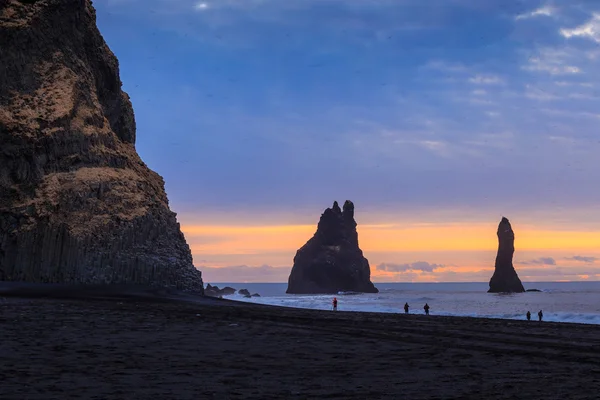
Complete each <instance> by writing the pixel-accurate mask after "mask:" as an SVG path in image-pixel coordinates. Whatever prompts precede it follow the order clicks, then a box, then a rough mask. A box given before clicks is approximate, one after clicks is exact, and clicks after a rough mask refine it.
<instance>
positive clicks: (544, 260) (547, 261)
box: [518, 257, 556, 265]
mask: <svg viewBox="0 0 600 400" xmlns="http://www.w3.org/2000/svg"><path fill="white" fill-rule="evenodd" d="M518 264H522V265H556V260H555V259H554V258H552V257H540V258H536V259H534V260H527V261H520V262H518Z"/></svg>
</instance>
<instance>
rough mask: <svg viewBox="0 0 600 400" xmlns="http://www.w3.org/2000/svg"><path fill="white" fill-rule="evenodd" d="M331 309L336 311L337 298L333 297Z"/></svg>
mask: <svg viewBox="0 0 600 400" xmlns="http://www.w3.org/2000/svg"><path fill="white" fill-rule="evenodd" d="M333 311H337V299H336V298H335V297H334V298H333Z"/></svg>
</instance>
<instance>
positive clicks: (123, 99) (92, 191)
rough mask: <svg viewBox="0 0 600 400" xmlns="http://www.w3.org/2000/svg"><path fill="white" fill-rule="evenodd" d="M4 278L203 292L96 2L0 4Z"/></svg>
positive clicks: (7, 0)
mask: <svg viewBox="0 0 600 400" xmlns="http://www.w3.org/2000/svg"><path fill="white" fill-rule="evenodd" d="M0 43H2V45H0V148H1V149H2V151H1V152H0V280H12V281H28V282H55V283H80V284H81V283H83V284H86V283H90V284H103V283H106V284H116V283H120V284H139V285H145V286H156V287H169V288H176V289H181V290H187V291H193V292H197V293H202V292H203V284H202V276H201V273H200V271H198V270H197V269H196V268H195V267H194V266H193V264H192V256H191V252H190V249H189V247H188V245H187V243H186V241H185V238H184V236H183V234H182V232H181V230H180V227H179V224H178V223H177V219H176V216H175V213H173V212H171V210H170V209H169V203H168V200H167V196H166V193H165V190H164V182H163V180H162V178H161V177H160V176H159V175H158V174H156V173H155V172H153V171H151V170H150V169H148V167H147V166H146V165H145V164H144V163H143V162H142V160H141V159H140V157H139V156H138V154H137V152H136V150H135V146H134V143H135V139H136V125H135V119H134V113H133V108H132V105H131V102H130V100H129V96H128V95H127V94H126V93H125V92H123V91H122V90H121V80H120V78H119V64H118V61H117V58H116V57H115V56H114V54H113V53H112V52H111V51H110V49H109V48H108V46H107V45H106V43H105V42H104V39H103V38H102V36H101V34H100V32H99V31H98V28H97V27H96V14H95V10H94V8H93V7H92V4H91V1H90V0H38V1H35V0H27V1H22V0H2V1H0Z"/></svg>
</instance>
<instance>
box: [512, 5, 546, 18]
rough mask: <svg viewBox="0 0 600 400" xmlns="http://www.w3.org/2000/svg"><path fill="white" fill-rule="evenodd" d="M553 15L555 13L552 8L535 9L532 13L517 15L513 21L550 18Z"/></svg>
mask: <svg viewBox="0 0 600 400" xmlns="http://www.w3.org/2000/svg"><path fill="white" fill-rule="evenodd" d="M555 13H556V9H555V8H554V7H551V6H544V7H540V8H537V9H535V10H533V11H530V12H527V13H524V14H519V15H517V16H516V17H515V19H516V20H522V19H528V18H533V17H539V16H545V17H551V16H553V15H554V14H555Z"/></svg>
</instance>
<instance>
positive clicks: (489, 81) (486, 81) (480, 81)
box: [469, 74, 504, 85]
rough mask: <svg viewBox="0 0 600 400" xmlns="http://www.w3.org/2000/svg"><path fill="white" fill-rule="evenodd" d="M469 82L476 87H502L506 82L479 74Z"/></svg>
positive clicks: (497, 77)
mask: <svg viewBox="0 0 600 400" xmlns="http://www.w3.org/2000/svg"><path fill="white" fill-rule="evenodd" d="M469 82H471V83H474V84H476V85H501V84H503V83H504V80H503V79H502V78H500V77H499V76H496V75H490V74H488V75H483V74H478V75H475V76H473V77H471V78H469Z"/></svg>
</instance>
